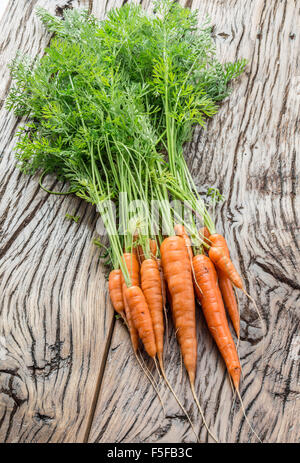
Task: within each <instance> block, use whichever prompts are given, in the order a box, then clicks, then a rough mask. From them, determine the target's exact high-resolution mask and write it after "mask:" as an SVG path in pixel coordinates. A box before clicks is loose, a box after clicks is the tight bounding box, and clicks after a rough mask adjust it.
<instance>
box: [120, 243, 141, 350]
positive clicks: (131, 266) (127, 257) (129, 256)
mask: <svg viewBox="0 0 300 463" xmlns="http://www.w3.org/2000/svg"><path fill="white" fill-rule="evenodd" d="M123 260H124V263H125V265H126V267H127V269H128V272H129V275H130V279H131V282H132V284H135V285H139V263H138V261H137V258H136V257H135V255H134V254H133V253H129V252H126V253H124V254H123ZM121 282H122V295H123V304H124V310H125V315H126V321H127V325H128V330H129V334H130V338H131V343H132V347H133V350H134V352H135V353H136V352H137V349H138V343H139V337H138V332H137V329H136V328H135V326H134V323H133V320H132V314H131V311H130V307H129V305H128V302H127V299H126V295H125V290H126V283H125V280H124V276H123V274H122V272H121Z"/></svg>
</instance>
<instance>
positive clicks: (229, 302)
mask: <svg viewBox="0 0 300 463" xmlns="http://www.w3.org/2000/svg"><path fill="white" fill-rule="evenodd" d="M217 274H218V281H219V288H220V291H221V294H222V297H223V301H224V304H225V307H226V308H227V311H228V314H229V317H230V320H231V322H232V325H233V328H234V331H235V332H236V335H237V337H238V338H239V337H240V314H239V308H238V305H237V301H236V297H235V293H234V289H233V287H232V283H231V280H230V279H229V278H228V277H227V276H226V275H225V274H224V273H223V272H222V270H219V269H217Z"/></svg>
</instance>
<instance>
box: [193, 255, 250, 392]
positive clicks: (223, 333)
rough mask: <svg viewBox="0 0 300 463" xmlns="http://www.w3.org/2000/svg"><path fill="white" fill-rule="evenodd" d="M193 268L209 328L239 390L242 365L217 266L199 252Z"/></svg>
mask: <svg viewBox="0 0 300 463" xmlns="http://www.w3.org/2000/svg"><path fill="white" fill-rule="evenodd" d="M193 268H194V272H195V279H196V283H197V285H196V292H197V296H198V298H199V300H200V303H201V306H202V310H203V313H204V317H205V319H206V322H207V325H208V328H209V330H210V332H211V334H212V336H213V338H214V340H215V341H216V344H217V346H218V348H219V351H220V352H221V355H222V357H223V359H224V361H225V363H226V366H227V369H228V371H229V373H230V376H231V378H232V380H233V383H234V386H235V388H236V389H237V390H238V388H239V382H240V375H241V366H240V361H239V358H238V354H237V351H236V347H235V344H234V341H233V339H232V336H231V333H230V330H229V326H228V323H227V319H226V314H225V309H224V304H223V300H222V296H221V293H220V290H219V287H218V279H217V273H216V270H215V267H214V265H213V263H212V261H211V260H210V259H209V257H207V256H205V255H204V254H198V255H197V256H195V257H194V258H193Z"/></svg>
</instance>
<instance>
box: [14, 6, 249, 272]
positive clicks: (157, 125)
mask: <svg viewBox="0 0 300 463" xmlns="http://www.w3.org/2000/svg"><path fill="white" fill-rule="evenodd" d="M37 14H38V16H39V18H40V19H41V21H42V22H43V24H44V25H45V26H46V27H47V29H48V30H49V31H50V32H52V33H54V38H53V39H52V40H51V42H50V44H49V46H48V48H47V49H46V50H45V54H44V56H43V57H42V58H40V59H37V60H36V61H33V60H31V59H30V58H28V57H20V56H17V57H16V58H15V59H14V60H13V62H12V63H11V66H10V67H11V74H12V79H13V85H12V88H11V90H10V94H9V97H8V100H7V108H8V109H9V110H13V111H14V112H15V114H16V115H17V116H20V117H23V116H25V117H26V118H27V120H28V122H26V123H25V124H24V126H23V127H22V128H21V129H20V130H19V132H18V141H17V145H16V150H17V154H16V155H17V159H18V161H19V166H20V167H21V169H22V170H23V171H24V172H25V173H29V174H33V173H34V172H36V171H41V172H42V173H47V174H48V173H55V174H56V175H57V176H58V178H60V179H63V180H66V181H67V182H69V184H70V188H71V190H70V191H72V192H74V193H75V194H76V195H78V196H79V197H81V198H83V199H84V200H86V201H88V202H91V203H92V204H95V205H96V206H97V207H98V209H99V211H100V212H102V213H103V212H104V210H105V211H106V223H105V226H106V229H107V232H108V235H109V237H110V241H111V246H112V256H111V257H112V261H113V263H114V266H117V265H118V264H120V259H121V254H122V249H123V248H125V249H129V248H130V247H131V248H132V246H133V236H134V233H136V231H137V229H138V232H139V233H140V234H141V236H144V237H149V236H150V234H151V230H150V223H151V220H152V219H153V216H152V215H153V213H152V212H151V211H150V210H149V209H148V208H146V210H145V211H143V212H139V214H138V216H137V215H136V214H134V213H132V211H130V207H129V204H130V203H131V202H132V201H136V200H139V199H140V200H143V201H144V202H145V204H147V205H149V204H150V202H151V201H153V200H157V201H160V204H161V205H162V206H161V207H162V216H163V218H162V220H163V222H164V227H165V228H166V229H167V233H168V234H172V233H174V232H173V220H175V219H176V221H179V217H178V214H177V213H176V211H175V212H174V211H172V207H171V206H170V204H169V194H171V198H173V199H179V200H181V201H185V203H186V204H187V207H188V211H189V213H188V219H189V232H190V233H191V235H193V238H194V239H195V240H196V245H197V246H198V245H201V239H199V236H198V233H197V226H196V221H197V219H199V218H200V219H201V220H203V221H204V224H205V225H206V226H207V228H208V229H209V230H210V232H214V224H213V221H212V219H211V218H210V216H209V214H208V211H207V209H206V207H205V204H204V202H203V200H202V199H201V197H200V195H199V193H198V190H197V187H196V185H195V183H194V181H193V179H192V177H191V175H190V172H189V170H188V168H187V165H186V162H185V159H184V156H183V145H184V143H185V142H186V141H187V140H189V139H190V136H191V133H192V129H193V127H194V125H195V124H200V125H204V124H205V119H206V118H207V117H211V116H212V115H213V114H215V113H216V112H217V110H218V103H219V102H220V101H221V100H222V99H223V98H224V97H226V96H227V95H228V93H229V89H228V83H229V82H230V80H232V79H233V78H235V77H237V76H238V75H239V74H240V73H241V72H242V71H243V69H244V67H245V60H239V61H237V62H235V63H227V64H224V65H222V64H221V63H220V62H219V61H218V60H217V59H216V57H215V47H214V43H213V40H212V38H211V30H210V28H209V26H208V24H207V23H205V24H204V26H202V27H200V28H198V27H197V16H196V13H193V12H191V11H190V10H188V9H186V8H182V7H181V6H180V5H178V4H177V3H173V2H172V1H171V0H163V1H159V2H155V9H154V13H153V14H152V15H146V13H145V12H144V10H143V9H142V8H141V7H140V6H136V5H125V6H124V7H122V8H119V9H115V10H112V11H111V12H110V13H109V14H108V17H107V19H106V20H104V21H99V20H97V19H96V18H94V17H93V16H91V15H89V14H88V13H87V12H86V11H78V10H66V11H65V12H64V20H60V19H57V18H56V17H54V16H52V15H50V14H49V13H48V12H47V11H46V10H43V9H39V10H38V11H37ZM119 192H126V194H127V199H126V201H125V202H124V204H123V205H124V209H123V210H122V211H121V214H120V216H119V217H118V219H119V220H120V222H122V224H124V223H125V224H126V226H125V230H124V235H123V237H122V238H120V236H119V230H118V227H117V224H116V221H115V217H114V210H113V208H112V206H111V205H109V206H107V201H109V200H115V201H118V196H119ZM170 211H172V214H173V216H174V215H175V218H174V217H173V220H172V214H171V213H170ZM176 214H177V215H176ZM195 214H196V215H195ZM141 229H142V231H141ZM142 241H143V240H142ZM146 243H147V240H146ZM120 265H121V264H120Z"/></svg>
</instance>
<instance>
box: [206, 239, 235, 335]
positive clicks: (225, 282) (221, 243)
mask: <svg viewBox="0 0 300 463" xmlns="http://www.w3.org/2000/svg"><path fill="white" fill-rule="evenodd" d="M209 240H210V241H211V243H213V244H212V245H213V246H215V247H220V248H222V249H223V251H224V253H225V254H226V256H227V257H229V258H230V253H229V249H228V246H227V243H226V240H225V238H224V236H222V235H219V234H218V233H215V234H213V235H210V237H209ZM217 274H218V279H219V287H220V290H221V293H222V297H223V300H224V304H225V306H226V308H227V310H228V313H229V317H230V319H231V321H232V324H233V327H234V330H235V332H236V334H237V337H238V338H239V337H240V314H239V308H238V305H237V301H236V297H235V293H234V289H233V287H232V283H231V280H230V278H229V277H228V276H227V275H226V274H225V273H224V272H223V271H222V270H220V269H219V268H217Z"/></svg>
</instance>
